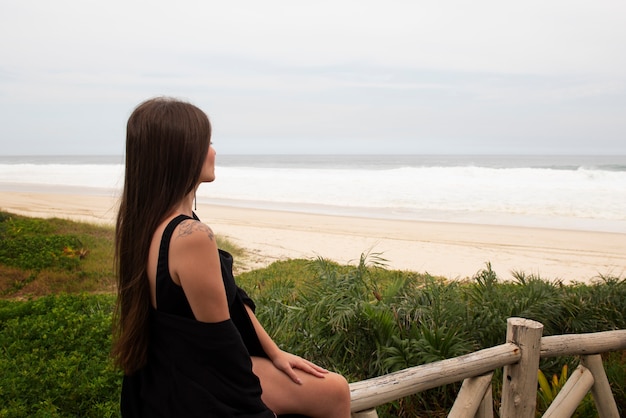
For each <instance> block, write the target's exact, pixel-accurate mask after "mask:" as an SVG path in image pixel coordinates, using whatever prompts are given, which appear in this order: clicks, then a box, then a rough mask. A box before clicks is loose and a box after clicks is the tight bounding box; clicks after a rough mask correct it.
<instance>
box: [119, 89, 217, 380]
mask: <svg viewBox="0 0 626 418" xmlns="http://www.w3.org/2000/svg"><path fill="white" fill-rule="evenodd" d="M210 137H211V124H210V122H209V119H208V117H207V116H206V114H205V113H204V112H202V111H201V110H200V109H198V108H197V107H195V106H193V105H191V104H189V103H185V102H182V101H178V100H175V99H171V98H155V99H150V100H147V101H145V102H143V103H141V104H140V105H139V106H138V107H137V108H135V110H134V111H133V113H132V114H131V116H130V118H129V119H128V124H127V127H126V167H125V176H124V189H123V192H122V197H121V201H120V208H119V213H118V216H117V223H116V229H115V264H116V270H117V284H118V288H117V308H116V312H115V320H114V343H113V348H112V355H113V358H114V359H115V363H116V364H117V366H119V367H120V368H121V369H122V370H123V371H124V373H126V374H132V373H134V372H135V371H137V370H138V369H140V368H141V367H143V366H144V365H145V364H146V361H147V348H148V342H149V329H148V317H149V312H150V287H149V283H148V277H147V275H146V263H147V260H148V252H149V249H150V242H151V241H152V236H153V235H154V232H155V230H156V228H157V227H158V225H159V224H160V223H161V222H162V221H163V220H164V219H165V218H166V217H167V216H168V215H169V214H171V211H172V210H173V209H174V207H176V205H178V204H179V203H180V202H181V201H182V200H183V199H184V198H185V196H187V195H188V194H189V193H190V192H192V191H194V190H195V188H196V187H197V185H198V184H199V179H200V173H201V170H202V167H203V164H204V161H205V159H206V156H207V152H208V149H209V144H210Z"/></svg>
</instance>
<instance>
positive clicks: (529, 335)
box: [500, 318, 543, 418]
mask: <svg viewBox="0 0 626 418" xmlns="http://www.w3.org/2000/svg"><path fill="white" fill-rule="evenodd" d="M542 333H543V325H542V324H541V323H539V322H536V321H532V320H530V319H524V318H509V319H507V331H506V342H507V343H509V342H510V343H513V344H515V345H517V346H518V347H519V349H520V351H521V353H520V354H521V357H520V360H519V362H517V363H514V364H510V365H506V366H504V382H503V385H502V406H501V408H500V417H501V418H534V416H535V408H536V405H537V371H538V370H539V358H540V352H541V334H542Z"/></svg>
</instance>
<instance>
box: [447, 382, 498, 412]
mask: <svg viewBox="0 0 626 418" xmlns="http://www.w3.org/2000/svg"><path fill="white" fill-rule="evenodd" d="M492 377H493V372H492V373H488V374H484V375H482V376H476V377H470V378H467V379H465V380H464V381H463V384H462V385H461V389H460V390H459V394H458V395H457V397H456V400H455V401H454V405H452V409H450V413H449V414H448V418H474V417H475V416H476V413H477V412H478V408H479V407H480V404H481V402H482V400H483V398H484V397H485V392H486V391H487V389H491V379H492Z"/></svg>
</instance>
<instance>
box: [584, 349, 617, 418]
mask: <svg viewBox="0 0 626 418" xmlns="http://www.w3.org/2000/svg"><path fill="white" fill-rule="evenodd" d="M580 363H581V364H582V365H583V366H585V367H586V368H587V369H589V371H590V372H591V374H592V375H593V380H594V383H593V386H592V387H591V394H592V396H593V400H594V401H595V403H596V409H597V410H598V415H599V416H600V418H619V411H618V410H617V404H616V403H615V398H614V397H613V392H612V391H611V385H610V384H609V379H608V378H607V377H606V372H605V371H604V366H603V365H602V357H601V356H600V354H594V355H591V356H582V358H581V361H580Z"/></svg>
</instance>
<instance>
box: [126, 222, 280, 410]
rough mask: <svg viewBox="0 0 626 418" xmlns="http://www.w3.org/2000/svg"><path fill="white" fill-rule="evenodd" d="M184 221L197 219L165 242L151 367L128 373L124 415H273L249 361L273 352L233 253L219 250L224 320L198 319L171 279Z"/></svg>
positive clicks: (167, 233) (172, 225)
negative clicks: (264, 342) (260, 331)
mask: <svg viewBox="0 0 626 418" xmlns="http://www.w3.org/2000/svg"><path fill="white" fill-rule="evenodd" d="M194 217H195V216H194ZM185 219H191V218H189V217H188V216H186V215H179V216H178V217H176V218H174V219H173V220H172V221H171V222H170V223H169V224H168V225H167V227H166V228H165V231H164V233H163V237H162V239H161V245H160V248H159V261H158V266H157V277H156V297H157V309H152V308H151V309H150V320H149V326H150V344H149V347H148V363H147V365H146V366H145V367H143V368H142V369H141V370H139V371H138V372H137V373H135V374H133V375H132V376H124V380H123V383H122V396H121V412H122V416H123V417H205V418H206V417H220V418H223V417H241V418H274V417H275V416H276V415H275V414H274V413H273V412H272V411H270V410H269V409H268V408H267V406H266V405H265V404H264V403H263V401H262V400H261V385H260V382H259V379H258V377H257V376H256V375H254V373H252V361H251V359H250V356H251V355H254V356H262V357H267V355H266V354H265V352H264V351H263V348H262V347H261V344H260V342H259V339H258V337H257V335H256V332H255V331H254V327H253V325H252V322H251V320H250V317H249V316H248V313H247V311H246V309H245V304H247V305H249V306H250V307H251V308H253V309H254V303H253V302H252V300H251V299H250V298H249V297H248V295H247V294H246V293H245V292H244V291H243V290H242V289H240V288H239V287H237V285H236V284H235V280H234V277H233V273H232V262H233V259H232V256H231V255H230V254H229V253H227V252H225V251H221V250H220V251H219V256H220V264H221V269H222V279H223V280H224V287H225V288H226V295H227V298H228V306H229V311H230V316H231V318H230V319H228V320H226V321H223V322H218V323H206V322H199V321H196V320H195V317H194V315H193V312H192V311H191V307H190V306H189V302H188V301H187V298H186V297H185V294H184V292H183V289H182V287H180V286H178V285H177V284H176V283H174V282H173V281H172V278H171V277H170V274H169V266H168V253H169V246H170V240H171V237H172V233H173V231H174V229H175V228H176V226H178V224H180V222H182V221H184V220H185ZM196 219H197V218H196Z"/></svg>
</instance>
